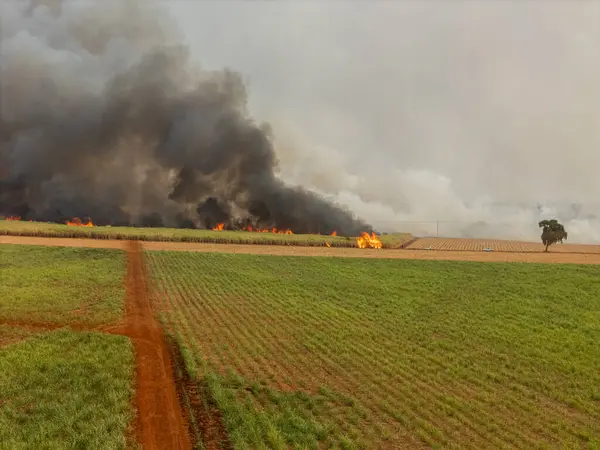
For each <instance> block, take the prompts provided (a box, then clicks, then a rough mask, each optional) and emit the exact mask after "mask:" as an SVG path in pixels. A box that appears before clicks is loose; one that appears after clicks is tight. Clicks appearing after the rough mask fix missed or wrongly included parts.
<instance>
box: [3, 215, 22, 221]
mask: <svg viewBox="0 0 600 450" xmlns="http://www.w3.org/2000/svg"><path fill="white" fill-rule="evenodd" d="M4 220H21V217H20V216H8V217H5V218H4Z"/></svg>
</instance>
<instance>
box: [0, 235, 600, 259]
mask: <svg viewBox="0 0 600 450" xmlns="http://www.w3.org/2000/svg"><path fill="white" fill-rule="evenodd" d="M426 239H430V238H426ZM440 239H441V238H440ZM419 241H421V239H418V240H416V241H415V242H413V243H412V244H411V245H410V247H412V248H406V249H379V250H376V249H359V248H327V247H300V246H291V245H252V244H200V243H184V242H143V243H141V244H140V245H141V246H142V247H143V249H144V250H168V251H190V252H213V253H214V252H216V253H238V254H256V255H281V256H329V257H345V258H389V259H426V260H450V261H481V262H498V261H501V262H532V263H554V264H556V263H561V264H600V251H598V250H597V249H598V247H599V246H597V245H578V246H577V249H576V251H575V252H567V251H565V249H568V248H570V247H567V246H566V244H565V246H564V247H563V249H562V250H561V251H554V247H557V246H558V247H559V246H561V244H555V246H552V247H550V251H549V252H547V253H546V252H543V251H542V250H539V251H531V250H529V248H528V249H527V251H498V250H495V251H491V252H485V251H481V250H469V247H465V248H460V249H451V250H450V249H449V250H438V249H434V248H433V246H432V250H425V249H418V248H414V247H418V246H419ZM463 241H464V242H465V243H469V242H470V241H471V240H467V239H464V240H463ZM2 243H6V244H28V245H50V246H69V247H95V248H124V247H125V244H126V243H125V242H124V241H117V240H114V241H112V240H104V239H103V240H99V239H63V238H33V237H21V236H0V244H2ZM540 247H541V246H540Z"/></svg>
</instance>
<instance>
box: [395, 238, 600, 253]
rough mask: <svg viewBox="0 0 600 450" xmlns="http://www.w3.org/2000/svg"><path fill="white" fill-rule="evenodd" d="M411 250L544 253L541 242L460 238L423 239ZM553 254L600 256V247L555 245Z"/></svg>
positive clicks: (414, 243) (408, 247) (413, 245)
mask: <svg viewBox="0 0 600 450" xmlns="http://www.w3.org/2000/svg"><path fill="white" fill-rule="evenodd" d="M406 248H407V249H409V250H449V251H463V252H464V251H472V252H473V251H476V252H480V251H484V249H491V250H492V251H495V252H514V253H536V252H543V251H544V245H542V243H541V242H522V241H507V240H501V239H460V238H437V237H431V238H421V239H417V240H416V241H415V242H413V243H412V244H410V245H408V246H407V247H406ZM549 251H550V252H551V253H585V254H600V245H583V244H560V243H559V244H555V245H552V246H551V247H550V250H549Z"/></svg>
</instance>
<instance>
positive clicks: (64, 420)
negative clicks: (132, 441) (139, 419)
mask: <svg viewBox="0 0 600 450" xmlns="http://www.w3.org/2000/svg"><path fill="white" fill-rule="evenodd" d="M133 361H134V359H133V350H132V347H131V344H130V342H129V340H128V339H127V338H125V337H122V336H109V335H103V334H99V333H74V332H72V331H66V330H58V331H54V332H48V333H43V334H40V335H37V336H34V337H31V338H29V339H27V340H25V341H23V342H20V343H15V344H12V345H10V346H8V347H5V348H0V449H6V450H20V449H23V450H25V449H32V448H36V449H42V448H43V449H78V448H86V449H103V450H104V449H107V450H108V449H111V450H112V449H124V448H126V447H128V446H129V443H128V442H127V441H128V440H127V438H126V435H127V428H128V426H129V423H130V421H131V419H132V417H133V416H132V411H131V407H130V402H131V397H132V394H133V390H132V389H133V387H132V379H133V370H134V368H133Z"/></svg>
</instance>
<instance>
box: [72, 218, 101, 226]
mask: <svg viewBox="0 0 600 450" xmlns="http://www.w3.org/2000/svg"><path fill="white" fill-rule="evenodd" d="M67 225H68V226H70V227H93V226H95V225H94V224H93V223H92V219H88V221H87V223H83V222H82V221H81V219H80V218H79V217H75V218H73V220H72V221H70V220H67Z"/></svg>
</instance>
